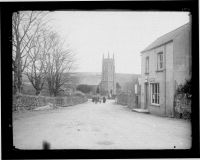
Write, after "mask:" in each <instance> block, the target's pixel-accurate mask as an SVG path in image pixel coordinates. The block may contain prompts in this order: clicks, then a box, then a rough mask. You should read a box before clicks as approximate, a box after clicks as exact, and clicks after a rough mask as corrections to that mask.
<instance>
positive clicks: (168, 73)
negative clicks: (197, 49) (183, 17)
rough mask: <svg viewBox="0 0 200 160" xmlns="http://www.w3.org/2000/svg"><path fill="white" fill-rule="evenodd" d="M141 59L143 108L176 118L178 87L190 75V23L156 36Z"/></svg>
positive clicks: (153, 112)
mask: <svg viewBox="0 0 200 160" xmlns="http://www.w3.org/2000/svg"><path fill="white" fill-rule="evenodd" d="M141 58H142V67H141V68H142V77H141V108H142V109H147V110H148V111H149V112H150V113H152V114H156V115H160V116H169V117H173V116H174V96H175V93H176V89H177V86H178V85H180V84H184V83H185V81H186V80H189V79H190V78H191V65H192V64H191V62H192V61H191V26H190V23H187V24H185V25H183V26H181V27H179V28H177V29H175V30H173V31H172V32H169V33H167V34H165V35H163V36H161V37H159V38H158V39H156V40H155V41H154V42H153V43H151V44H150V45H149V46H148V47H147V48H146V49H144V50H143V51H142V52H141Z"/></svg>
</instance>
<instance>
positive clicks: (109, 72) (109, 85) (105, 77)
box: [100, 53, 116, 96]
mask: <svg viewBox="0 0 200 160" xmlns="http://www.w3.org/2000/svg"><path fill="white" fill-rule="evenodd" d="M115 90H116V89H115V60H114V54H113V57H112V58H110V56H109V53H108V58H104V55H103V59H102V75H101V83H100V91H101V94H102V95H107V96H112V95H115V92H116V91H115Z"/></svg>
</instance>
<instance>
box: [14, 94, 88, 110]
mask: <svg viewBox="0 0 200 160" xmlns="http://www.w3.org/2000/svg"><path fill="white" fill-rule="evenodd" d="M86 101H87V98H86V97H85V96H81V95H73V96H68V97H46V96H32V95H16V96H13V110H20V109H22V108H23V109H26V110H32V109H35V108H37V107H41V106H45V105H47V104H49V103H51V104H52V105H53V106H60V107H67V106H73V105H76V104H81V103H84V102H86Z"/></svg>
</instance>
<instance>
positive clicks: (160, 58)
mask: <svg viewBox="0 0 200 160" xmlns="http://www.w3.org/2000/svg"><path fill="white" fill-rule="evenodd" d="M157 66H158V70H162V69H163V52H159V53H158V65H157Z"/></svg>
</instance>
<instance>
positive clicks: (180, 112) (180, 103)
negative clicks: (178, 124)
mask: <svg viewBox="0 0 200 160" xmlns="http://www.w3.org/2000/svg"><path fill="white" fill-rule="evenodd" d="M174 102H175V103H174V116H175V117H176V118H183V119H190V118H191V100H190V99H188V98H187V97H186V95H185V94H177V95H176V96H175V99H174Z"/></svg>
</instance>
